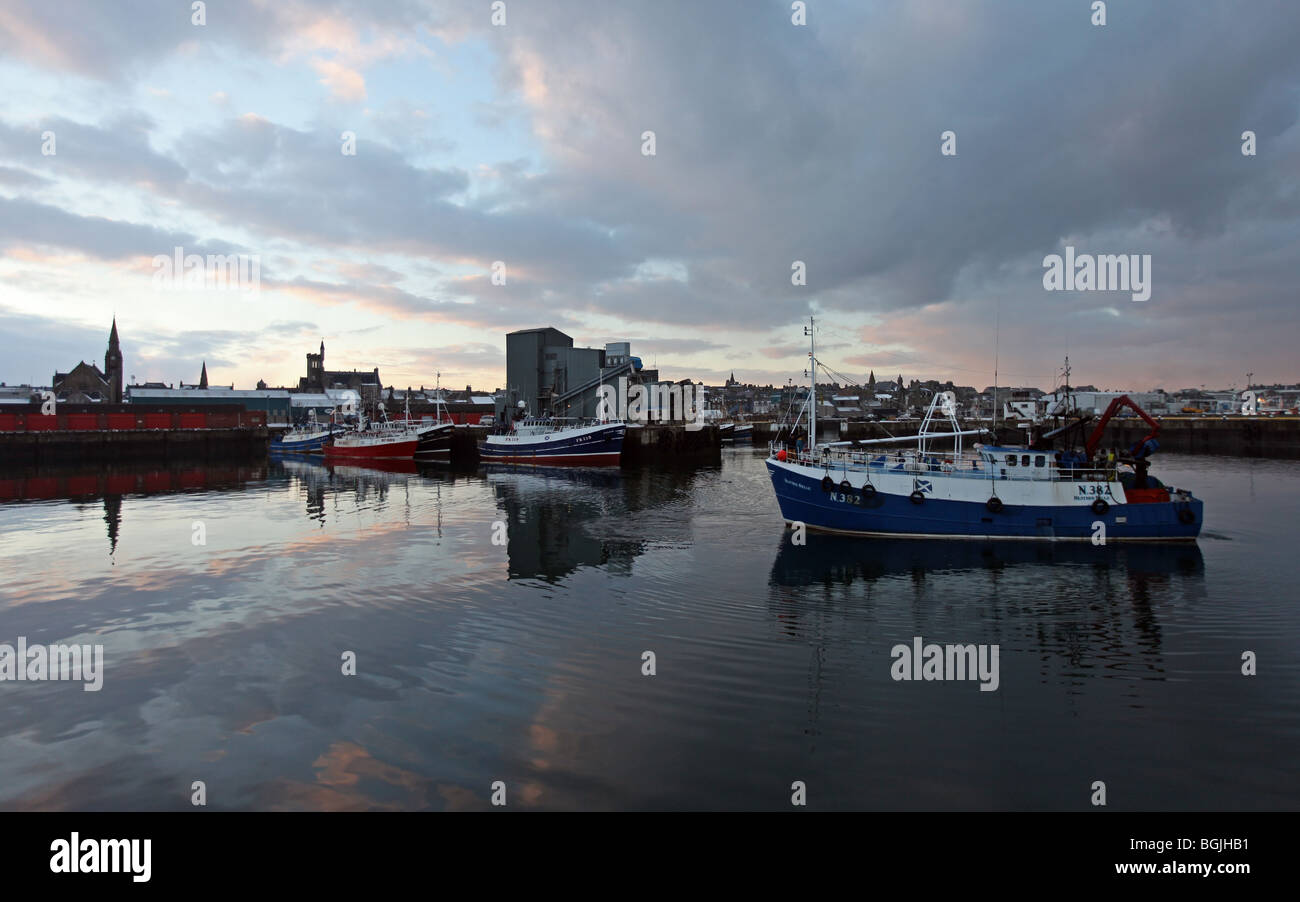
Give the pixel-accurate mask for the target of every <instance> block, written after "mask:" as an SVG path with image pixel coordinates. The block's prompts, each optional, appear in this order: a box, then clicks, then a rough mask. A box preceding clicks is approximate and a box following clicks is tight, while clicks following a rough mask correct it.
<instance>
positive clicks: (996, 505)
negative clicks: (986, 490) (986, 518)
mask: <svg viewBox="0 0 1300 902" xmlns="http://www.w3.org/2000/svg"><path fill="white" fill-rule="evenodd" d="M984 506H985V507H987V508H988V509H989V513H991V514H996V513H998V512H999V511H1001V510H1002V499H1001V498H999V497H998V496H997V495H994V496H993V497H992V498H990V499H989V500H988V501H985V502H984Z"/></svg>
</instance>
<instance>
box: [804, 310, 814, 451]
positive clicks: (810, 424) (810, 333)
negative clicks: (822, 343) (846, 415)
mask: <svg viewBox="0 0 1300 902" xmlns="http://www.w3.org/2000/svg"><path fill="white" fill-rule="evenodd" d="M816 327H817V320H816V319H815V318H814V317H811V316H810V317H808V325H807V326H805V327H804V330H803V331H804V334H805V335H807V336H808V359H809V360H810V361H812V369H811V373H812V393H811V394H809V396H808V450H809V452H811V451H812V450H813V449H814V448H816V447H817V337H816V336H815V335H814V334H813V333H814V331H815V330H816Z"/></svg>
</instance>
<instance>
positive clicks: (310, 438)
mask: <svg viewBox="0 0 1300 902" xmlns="http://www.w3.org/2000/svg"><path fill="white" fill-rule="evenodd" d="M344 431H345V429H344V427H343V426H339V425H336V424H334V423H317V422H316V418H315V416H314V415H313V416H312V417H311V419H309V420H308V421H307V422H306V423H303V424H302V425H300V426H295V427H293V428H292V429H290V430H288V431H287V432H285V433H284V434H283V435H281V436H280V437H279V438H277V439H276V440H275V441H273V442H272V443H271V450H272V451H276V452H293V453H296V454H315V453H318V452H321V451H323V450H325V446H326V445H328V444H329V443H330V441H331V440H332V439H333V438H334V436H336V435H338V434H339V433H341V432H344Z"/></svg>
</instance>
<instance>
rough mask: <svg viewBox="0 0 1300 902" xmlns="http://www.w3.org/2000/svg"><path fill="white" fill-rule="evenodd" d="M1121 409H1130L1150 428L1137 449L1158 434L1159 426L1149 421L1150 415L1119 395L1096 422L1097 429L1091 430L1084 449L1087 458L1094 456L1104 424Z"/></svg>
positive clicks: (1104, 428) (1130, 400) (1103, 430)
mask: <svg viewBox="0 0 1300 902" xmlns="http://www.w3.org/2000/svg"><path fill="white" fill-rule="evenodd" d="M1121 407H1131V408H1132V409H1133V412H1134V413H1136V414H1137V415H1138V416H1140V417H1141V418H1142V419H1144V420H1146V422H1147V425H1148V426H1150V427H1151V432H1150V433H1149V434H1148V435H1147V436H1146V438H1144V439H1142V441H1140V442H1138V447H1141V446H1142V445H1145V444H1146V443H1147V442H1148V441H1150V440H1151V439H1153V438H1155V437H1156V436H1157V435H1159V434H1160V424H1159V423H1157V422H1156V421H1155V420H1153V419H1151V415H1150V414H1148V413H1147V412H1146V411H1145V410H1143V409H1142V408H1141V407H1138V405H1137V402H1136V401H1134V400H1133V399H1132V398H1130V397H1129V396H1128V395H1120V396H1119V397H1118V398H1113V399H1112V400H1111V402H1110V406H1109V407H1107V408H1106V412H1105V413H1103V414H1102V415H1101V419H1100V420H1098V421H1097V427H1096V428H1095V429H1093V430H1092V435H1090V436H1088V442H1087V444H1086V445H1085V446H1084V447H1085V448H1086V449H1087V451H1088V457H1089V458H1091V457H1093V456H1094V455H1095V454H1096V451H1097V446H1098V445H1100V444H1101V435H1102V433H1103V432H1105V431H1106V424H1107V423H1109V422H1110V421H1111V419H1112V418H1114V416H1115V414H1117V413H1119V409H1120V408H1121Z"/></svg>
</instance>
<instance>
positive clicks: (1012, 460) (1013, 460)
mask: <svg viewBox="0 0 1300 902" xmlns="http://www.w3.org/2000/svg"><path fill="white" fill-rule="evenodd" d="M1015 465H1016V456H1015V455H1014V454H1008V455H1007V466H1008V467H1014V466H1015Z"/></svg>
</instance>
